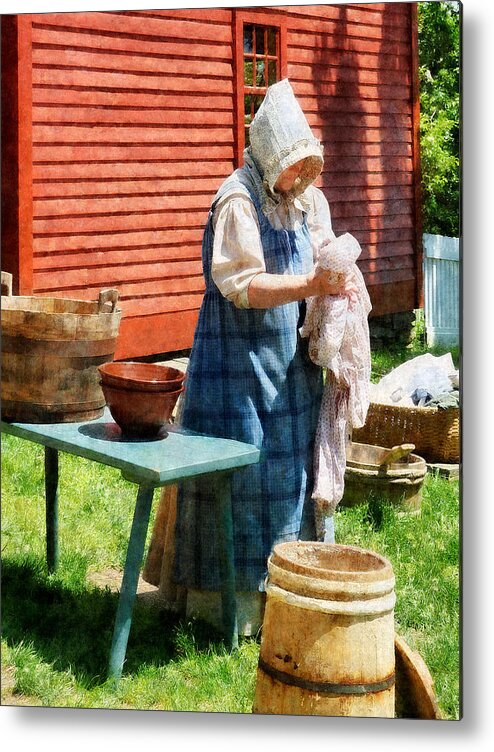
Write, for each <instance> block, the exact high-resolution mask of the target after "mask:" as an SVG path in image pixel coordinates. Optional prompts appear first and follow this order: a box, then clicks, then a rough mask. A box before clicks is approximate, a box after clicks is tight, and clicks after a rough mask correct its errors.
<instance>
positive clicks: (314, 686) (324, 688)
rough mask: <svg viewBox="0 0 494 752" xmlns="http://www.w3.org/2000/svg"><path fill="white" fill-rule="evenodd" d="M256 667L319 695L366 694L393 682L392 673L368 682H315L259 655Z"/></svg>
mask: <svg viewBox="0 0 494 752" xmlns="http://www.w3.org/2000/svg"><path fill="white" fill-rule="evenodd" d="M258 667H259V668H260V669H261V671H264V673H265V674H267V675H268V676H271V678H272V679H276V681H279V682H281V683H282V684H288V685H291V686H293V687H300V689H307V690H309V692H317V693H318V694H320V695H367V694H371V693H374V692H383V691H384V690H386V689H390V688H391V687H393V686H394V683H395V675H394V673H393V674H391V676H388V677H387V678H386V679H382V680H381V681H377V682H369V683H368V684H336V683H334V682H315V681H311V680H310V679H304V678H303V677H302V676H294V675H293V674H288V673H287V672H286V671H280V670H279V669H277V668H274V667H273V666H270V665H269V664H268V663H266V661H264V660H263V659H262V658H261V657H259V663H258Z"/></svg>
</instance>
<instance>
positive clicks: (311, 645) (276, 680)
mask: <svg viewBox="0 0 494 752" xmlns="http://www.w3.org/2000/svg"><path fill="white" fill-rule="evenodd" d="M394 582H395V578H394V574H393V569H392V567H391V564H390V563H389V562H388V561H387V560H386V559H384V558H383V557H382V556H380V555H378V554H376V553H373V552H370V551H365V550H363V549H360V548H356V547H354V546H341V545H330V544H326V543H312V542H310V543H309V542H300V541H297V542H291V543H281V544H279V545H277V546H275V548H274V550H273V553H272V555H271V557H270V558H269V562H268V584H267V592H266V596H267V597H266V610H265V614H264V622H263V629H262V638H261V649H260V656H259V665H258V669H257V679H256V691H255V699H254V706H253V712H254V713H269V714H273V713H274V714H285V715H324V716H359V717H380V718H393V717H394V715H395V686H394V684H395V647H394V638H395V632H394V604H395V593H394Z"/></svg>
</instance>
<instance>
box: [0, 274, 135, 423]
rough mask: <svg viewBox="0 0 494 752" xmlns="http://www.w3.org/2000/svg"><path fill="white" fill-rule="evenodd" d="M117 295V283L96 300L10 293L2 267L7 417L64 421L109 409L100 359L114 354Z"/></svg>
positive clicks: (118, 315) (25, 420)
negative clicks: (101, 380) (100, 373)
mask: <svg viewBox="0 0 494 752" xmlns="http://www.w3.org/2000/svg"><path fill="white" fill-rule="evenodd" d="M4 292H5V293H6V294H5V295H4V294H3V293H4ZM117 300H118V293H117V291H116V290H102V291H101V292H100V294H99V299H98V300H97V301H95V302H92V301H83V300H68V299H65V298H43V297H22V296H12V277H11V275H10V274H6V273H4V272H2V419H3V420H6V421H17V422H21V423H65V422H77V421H83V420H91V419H92V418H96V417H99V416H100V415H102V414H103V409H104V407H105V398H104V396H103V391H102V389H101V386H100V375H99V372H98V366H99V365H101V364H102V363H106V362H108V361H111V360H113V356H114V354H115V349H116V343H117V336H118V329H119V325H120V318H121V315H122V312H121V310H120V308H117V307H116V306H117Z"/></svg>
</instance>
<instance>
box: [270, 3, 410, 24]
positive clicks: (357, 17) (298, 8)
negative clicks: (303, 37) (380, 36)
mask: <svg viewBox="0 0 494 752" xmlns="http://www.w3.org/2000/svg"><path fill="white" fill-rule="evenodd" d="M399 5H400V4H398V3H392V4H390V5H388V6H386V7H385V8H384V9H382V10H381V9H377V8H376V7H375V6H374V5H370V6H367V5H365V4H362V5H361V4H359V5H357V6H351V5H347V4H345V5H343V6H341V5H294V6H292V5H289V6H283V5H281V6H278V10H279V11H284V12H285V13H287V14H289V15H297V16H305V17H307V18H312V19H318V20H319V19H324V20H331V21H340V22H341V21H342V20H343V21H344V22H345V23H356V24H366V25H376V26H380V27H382V26H386V25H389V26H394V27H398V28H399V27H403V26H404V27H406V26H407V23H408V19H407V17H406V15H405V14H404V12H403V10H402V9H401V8H399V7H397V6H399ZM372 11H374V12H372Z"/></svg>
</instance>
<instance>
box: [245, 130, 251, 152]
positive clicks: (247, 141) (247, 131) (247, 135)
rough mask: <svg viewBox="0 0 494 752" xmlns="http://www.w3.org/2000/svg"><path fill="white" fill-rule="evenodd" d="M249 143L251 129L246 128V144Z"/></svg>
mask: <svg viewBox="0 0 494 752" xmlns="http://www.w3.org/2000/svg"><path fill="white" fill-rule="evenodd" d="M249 145H250V137H249V129H248V128H246V129H245V146H246V147H247V146H249Z"/></svg>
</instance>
